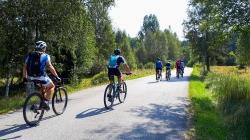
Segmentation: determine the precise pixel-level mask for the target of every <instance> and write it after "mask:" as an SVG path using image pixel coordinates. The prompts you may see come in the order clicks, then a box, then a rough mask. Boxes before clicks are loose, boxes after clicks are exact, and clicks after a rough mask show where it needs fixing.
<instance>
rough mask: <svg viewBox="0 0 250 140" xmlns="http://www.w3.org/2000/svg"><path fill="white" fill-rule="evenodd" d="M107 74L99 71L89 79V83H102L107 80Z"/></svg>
mask: <svg viewBox="0 0 250 140" xmlns="http://www.w3.org/2000/svg"><path fill="white" fill-rule="evenodd" d="M108 81H109V79H108V75H107V72H101V73H99V74H96V75H95V76H94V77H93V78H92V79H91V83H92V85H98V84H102V83H105V82H108Z"/></svg>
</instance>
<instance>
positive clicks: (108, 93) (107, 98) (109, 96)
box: [103, 84, 114, 109]
mask: <svg viewBox="0 0 250 140" xmlns="http://www.w3.org/2000/svg"><path fill="white" fill-rule="evenodd" d="M103 100H104V106H105V108H106V109H110V108H111V107H112V106H113V103H114V96H113V85H112V84H109V85H108V86H107V87H106V89H105V92H104V98H103Z"/></svg>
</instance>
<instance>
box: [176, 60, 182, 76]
mask: <svg viewBox="0 0 250 140" xmlns="http://www.w3.org/2000/svg"><path fill="white" fill-rule="evenodd" d="M175 67H176V76H177V75H178V72H179V70H181V60H180V59H177V60H176V62H175Z"/></svg>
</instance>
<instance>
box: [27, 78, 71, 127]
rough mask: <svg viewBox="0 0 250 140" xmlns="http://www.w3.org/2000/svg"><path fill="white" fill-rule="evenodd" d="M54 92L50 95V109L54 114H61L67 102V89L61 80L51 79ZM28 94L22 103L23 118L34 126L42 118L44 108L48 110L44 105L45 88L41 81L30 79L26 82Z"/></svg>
mask: <svg viewBox="0 0 250 140" xmlns="http://www.w3.org/2000/svg"><path fill="white" fill-rule="evenodd" d="M53 82H54V84H55V85H56V87H55V92H54V94H53V96H52V109H53V111H54V113H55V114H56V115H61V114H63V112H64V111H65V109H66V107H67V102H68V94H67V90H66V88H65V87H64V82H63V80H61V81H56V80H53ZM26 89H28V91H26V92H28V93H27V94H28V96H27V98H26V100H25V102H24V105H23V118H24V120H25V122H26V123H27V124H28V125H29V126H36V125H38V124H39V122H40V121H41V120H42V117H43V115H44V111H45V110H47V111H48V110H49V109H48V108H46V107H45V106H44V103H45V97H44V96H45V95H44V94H45V92H44V91H45V90H44V87H43V86H42V81H39V80H32V81H28V82H26Z"/></svg>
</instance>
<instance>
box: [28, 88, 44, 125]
mask: <svg viewBox="0 0 250 140" xmlns="http://www.w3.org/2000/svg"><path fill="white" fill-rule="evenodd" d="M35 97H37V100H38V104H37V105H36V106H35V105H34V104H33V103H32V102H35V101H34V99H33V101H32V98H35ZM29 102H31V104H32V105H31V106H30V107H29ZM42 102H43V97H42V95H41V94H40V93H39V92H34V93H32V94H30V95H29V96H28V97H27V98H26V99H25V102H24V105H23V118H24V121H25V122H26V124H28V125H29V126H36V125H38V124H39V122H40V121H41V120H42V118H43V114H44V109H41V104H42ZM38 106H39V107H38ZM32 107H33V108H32ZM28 109H29V110H28ZM39 110H40V112H38V111H39ZM28 111H31V113H32V112H33V113H34V115H35V114H36V116H35V118H36V117H37V115H38V117H37V119H36V120H34V121H31V120H30V118H29V117H28Z"/></svg>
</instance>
